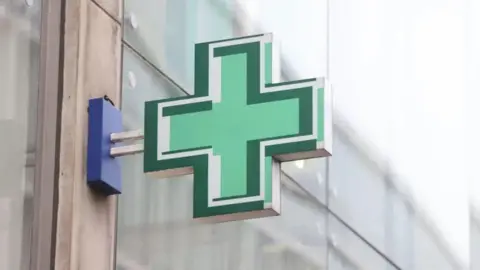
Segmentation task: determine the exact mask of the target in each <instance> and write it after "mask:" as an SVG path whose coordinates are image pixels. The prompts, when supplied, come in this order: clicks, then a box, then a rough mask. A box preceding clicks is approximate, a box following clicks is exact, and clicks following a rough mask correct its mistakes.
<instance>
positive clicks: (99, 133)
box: [87, 97, 123, 196]
mask: <svg viewBox="0 0 480 270" xmlns="http://www.w3.org/2000/svg"><path fill="white" fill-rule="evenodd" d="M122 131H123V125H122V114H121V112H120V110H119V109H117V108H115V106H113V104H112V103H111V101H110V100H109V99H108V98H107V97H105V98H94V99H90V100H89V103H88V146H87V184H88V185H89V186H90V187H91V188H92V189H93V190H95V191H97V192H99V193H101V194H103V195H106V196H108V195H114V194H121V193H122V174H121V168H120V161H119V160H118V158H115V157H114V156H112V155H111V154H110V152H111V149H112V146H113V145H114V143H115V142H112V140H111V134H112V133H118V132H122Z"/></svg>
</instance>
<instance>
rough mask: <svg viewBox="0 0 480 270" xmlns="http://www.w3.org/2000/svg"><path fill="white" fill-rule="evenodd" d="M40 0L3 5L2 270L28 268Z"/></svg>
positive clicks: (0, 113)
mask: <svg viewBox="0 0 480 270" xmlns="http://www.w3.org/2000/svg"><path fill="white" fill-rule="evenodd" d="M40 7H41V1H40V0H36V1H34V0H32V1H0V97H1V98H0V172H1V173H2V176H1V177H0V269H28V267H29V261H30V259H29V258H30V237H31V229H32V228H31V226H32V208H33V177H34V169H35V137H36V136H35V135H36V113H37V96H38V68H39V55H40V45H39V44H40V42H39V39H40V37H39V33H40Z"/></svg>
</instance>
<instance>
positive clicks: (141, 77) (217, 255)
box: [117, 48, 326, 270]
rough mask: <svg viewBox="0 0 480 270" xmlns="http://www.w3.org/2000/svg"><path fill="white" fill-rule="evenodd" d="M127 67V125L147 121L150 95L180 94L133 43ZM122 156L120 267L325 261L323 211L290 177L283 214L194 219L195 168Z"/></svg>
mask: <svg viewBox="0 0 480 270" xmlns="http://www.w3.org/2000/svg"><path fill="white" fill-rule="evenodd" d="M123 67H124V78H125V80H124V82H123V90H122V93H123V103H122V108H123V115H124V119H125V126H126V128H128V129H132V128H139V127H141V125H142V124H143V116H142V113H143V112H142V111H143V106H144V103H143V102H144V101H146V100H151V99H153V98H161V97H169V96H179V95H182V93H181V92H180V91H179V90H178V89H176V88H175V87H174V86H173V85H171V84H170V83H169V82H168V81H166V80H165V78H164V77H163V76H162V75H161V74H160V73H157V72H156V71H155V70H153V69H151V67H150V66H148V65H147V64H145V62H142V60H141V59H140V58H139V57H138V56H137V55H135V54H134V53H133V52H132V51H131V50H129V49H127V48H125V50H124V65H123ZM129 74H135V75H134V76H133V75H129ZM129 77H130V78H129ZM131 78H135V79H134V80H133V81H134V82H135V83H132V80H131ZM132 85H135V87H132ZM137 89H139V90H137ZM140 90H141V91H140ZM140 92H142V93H140ZM122 162H123V166H122V168H123V180H124V193H123V194H122V196H121V197H120V201H119V213H118V238H117V269H131V268H133V267H137V268H139V269H155V270H157V269H180V270H181V269H185V270H187V269H188V270H190V269H195V270H201V269H208V270H217V269H218V270H224V269H233V270H235V269H280V270H290V269H292V270H293V269H294V270H302V269H305V270H307V269H308V270H313V269H324V268H323V267H324V266H325V261H326V248H325V247H326V244H325V243H326V241H325V228H326V224H325V222H326V219H325V216H326V215H325V212H324V210H322V208H320V207H319V205H318V203H317V202H316V201H314V200H312V199H311V198H309V197H308V196H307V194H305V193H303V191H302V189H298V186H297V185H295V184H294V183H292V181H291V180H289V179H288V178H287V177H282V216H279V217H271V218H264V219H257V220H249V221H238V222H229V223H222V224H202V223H198V222H195V221H194V220H193V219H192V216H193V213H192V204H193V196H192V188H193V183H192V177H191V176H185V177H177V178H170V179H163V180H157V179H151V178H148V177H146V176H145V175H144V173H143V165H142V164H143V157H142V156H141V155H135V156H128V157H124V158H123V159H122ZM140 267H141V268H140Z"/></svg>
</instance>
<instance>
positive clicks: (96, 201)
mask: <svg viewBox="0 0 480 270" xmlns="http://www.w3.org/2000/svg"><path fill="white" fill-rule="evenodd" d="M66 3H67V4H66V22H65V24H66V25H65V41H64V42H65V52H64V53H65V55H64V70H63V78H64V82H63V100H62V115H61V124H62V127H61V134H60V137H61V138H60V140H61V141H60V163H59V164H60V173H59V179H58V193H59V194H58V197H59V198H58V220H57V243H56V256H55V269H56V270H74V269H75V270H97V269H98V270H112V269H114V259H113V258H114V251H115V246H114V239H115V215H116V200H117V198H116V197H115V196H110V197H103V196H101V195H98V194H94V193H93V192H92V191H91V190H90V189H89V188H88V186H87V185H86V147H87V132H88V129H87V119H88V118H87V117H88V115H87V107H88V100H89V99H90V98H93V97H102V96H104V95H108V96H109V97H110V98H111V99H112V100H113V101H114V102H115V104H119V97H120V68H121V35H122V33H121V28H120V24H119V23H118V22H116V21H114V20H112V18H111V17H110V16H108V15H107V14H106V13H105V12H104V11H103V10H102V9H100V8H99V7H98V6H97V5H96V4H95V3H93V2H91V1H90V0H69V1H67V2H66Z"/></svg>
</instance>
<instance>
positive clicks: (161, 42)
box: [124, 0, 233, 93]
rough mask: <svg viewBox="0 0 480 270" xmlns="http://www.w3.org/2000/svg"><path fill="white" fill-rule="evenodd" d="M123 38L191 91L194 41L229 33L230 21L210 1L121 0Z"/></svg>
mask: <svg viewBox="0 0 480 270" xmlns="http://www.w3.org/2000/svg"><path fill="white" fill-rule="evenodd" d="M125 19H126V20H127V21H126V25H125V27H124V39H125V41H126V42H127V43H128V44H129V45H130V46H132V47H133V48H134V49H135V50H136V51H138V52H140V53H141V54H142V55H143V57H145V58H146V59H147V60H148V61H149V62H151V63H153V64H154V65H155V66H156V67H157V68H160V69H162V70H163V71H164V72H166V73H167V74H168V75H169V76H170V77H172V78H174V79H175V81H177V82H178V83H179V84H180V85H181V86H182V87H184V88H186V89H188V91H190V93H193V61H194V44H195V43H197V42H204V41H209V40H215V39H224V38H230V37H232V35H233V20H232V18H231V15H230V13H229V11H228V9H226V8H225V7H224V6H220V5H217V1H212V0H125Z"/></svg>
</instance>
